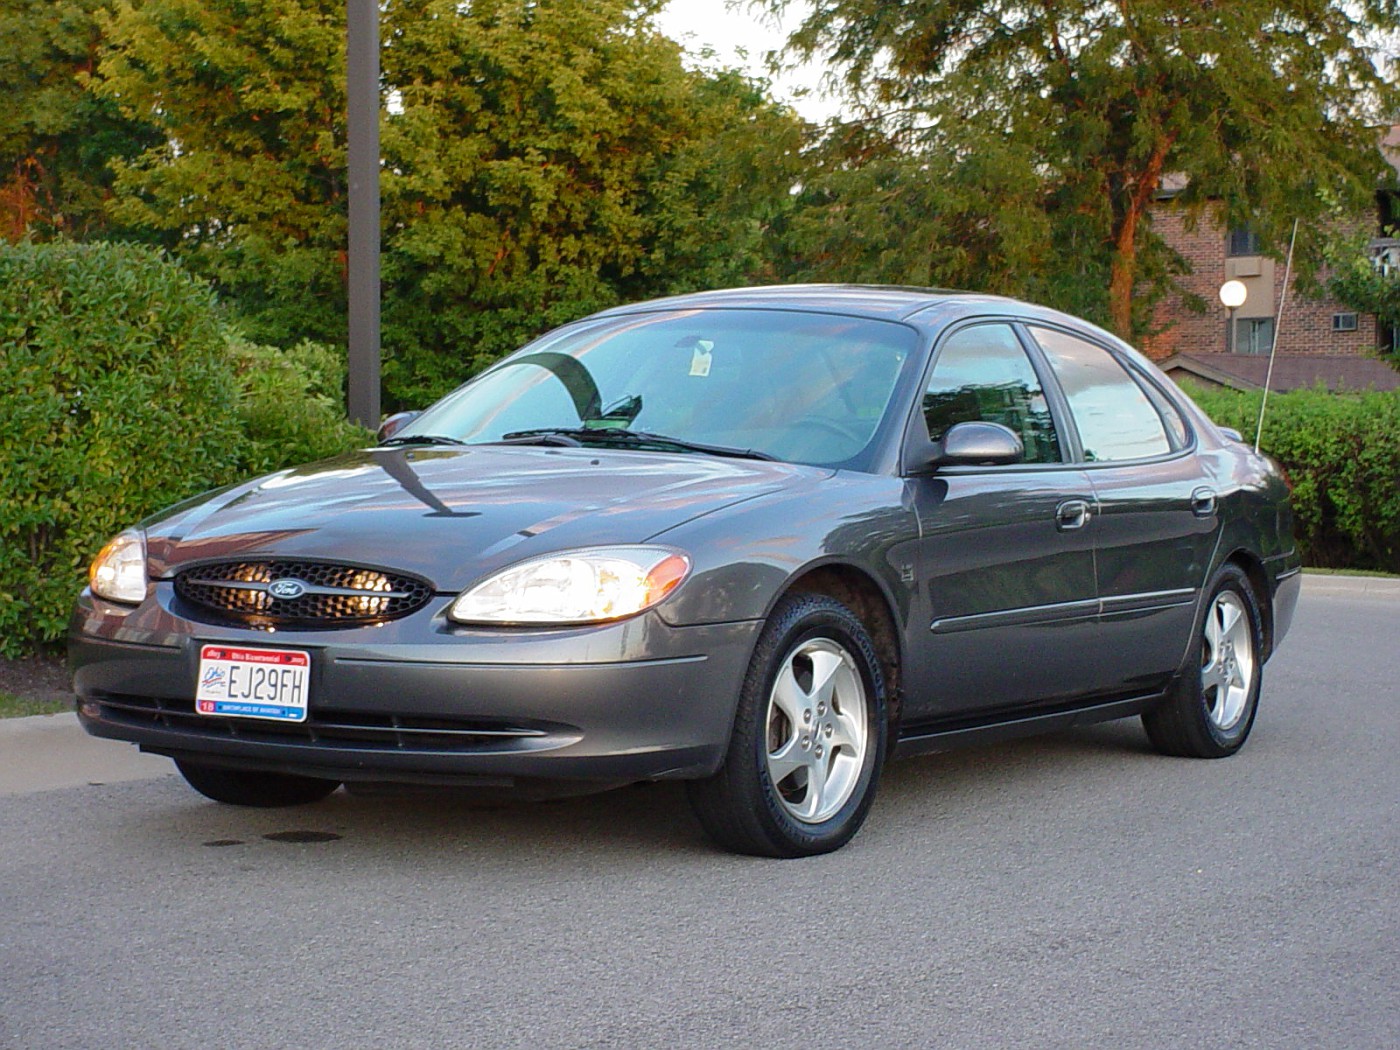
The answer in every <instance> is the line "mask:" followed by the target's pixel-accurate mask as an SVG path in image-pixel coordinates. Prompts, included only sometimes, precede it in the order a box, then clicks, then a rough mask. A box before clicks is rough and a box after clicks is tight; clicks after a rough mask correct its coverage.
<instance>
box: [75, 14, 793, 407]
mask: <svg viewBox="0 0 1400 1050" xmlns="http://www.w3.org/2000/svg"><path fill="white" fill-rule="evenodd" d="M343 18H344V4H343V0H286V2H278V3H276V4H273V3H270V2H267V0H144V2H142V3H140V4H134V3H129V2H125V0H123V2H121V3H119V5H118V7H117V8H116V13H115V15H114V17H113V19H112V21H111V23H110V26H109V36H110V42H111V51H110V53H109V55H108V57H107V58H106V59H105V60H104V62H103V64H102V68H101V78H100V83H99V87H98V90H99V91H100V93H101V95H102V97H104V98H106V99H110V100H114V101H117V102H119V103H120V104H121V105H122V106H123V108H124V111H126V112H128V113H131V114H133V115H144V116H148V117H149V118H150V119H152V120H154V121H155V122H156V123H157V124H158V125H159V126H160V127H161V129H162V131H163V132H164V134H165V141H164V142H163V143H162V144H161V145H159V146H157V147H155V148H153V149H150V150H148V151H146V152H145V153H144V154H143V155H142V156H141V157H140V158H138V159H137V160H135V161H133V162H130V163H126V164H123V165H121V166H120V168H119V173H118V187H119V190H120V192H121V194H122V201H121V203H120V204H119V205H118V213H119V214H120V215H121V216H122V217H123V218H124V219H126V220H127V221H130V222H133V223H137V224H139V225H142V226H145V227H147V228H150V229H154V230H161V231H166V232H169V233H173V234H175V235H176V236H177V238H178V240H177V242H176V249H175V250H176V251H177V252H178V253H179V254H181V255H182V256H183V257H185V258H186V259H187V260H188V261H190V262H191V264H192V265H194V266H195V268H196V269H197V270H198V271H199V272H201V273H205V274H207V275H209V276H211V277H212V278H213V279H214V280H215V281H216V282H217V283H218V285H219V287H220V289H221V290H222V291H223V292H224V294H225V297H226V298H228V299H229V300H230V301H232V302H234V303H235V304H237V305H238V306H239V307H240V309H241V310H242V312H243V313H244V314H245V315H246V317H247V319H248V325H249V328H250V333H251V334H252V335H253V336H254V337H255V338H258V339H261V340H264V341H288V340H291V341H295V340H296V339H300V338H306V337H314V338H320V339H329V340H332V341H339V340H340V339H341V338H342V335H343V320H342V317H343V313H344V288H343V277H344V273H343V270H344V244H345V215H346V200H345V186H344V181H343V176H342V174H341V172H342V169H343V165H344V137H345V134H344V133H345V128H344V123H343V110H344V93H343V81H344V66H343V56H342V48H341V40H342V37H343V31H344V29H343ZM381 34H382V37H383V40H384V48H383V52H382V60H381V64H382V71H383V88H384V99H385V105H386V115H385V116H384V118H383V121H382V131H381V135H382V152H383V156H384V169H383V185H382V194H383V214H384V230H383V234H384V258H383V266H384V304H383V318H384V333H383V342H384V349H385V358H386V360H385V366H384V376H385V383H386V392H387V395H388V396H387V398H386V401H387V403H388V404H390V405H396V404H404V403H422V402H423V401H424V400H426V399H427V398H429V397H431V396H433V395H436V394H438V393H441V392H442V391H443V390H444V389H445V388H447V387H449V386H451V385H452V384H454V383H456V382H458V381H460V380H461V379H463V378H465V377H466V376H467V375H469V374H470V373H471V372H472V371H474V370H475V369H478V368H480V367H481V366H482V365H484V364H486V363H488V362H490V361H491V360H493V359H494V358H495V357H496V356H498V355H499V354H500V353H502V352H503V351H504V350H507V349H510V348H512V347H514V346H515V345H518V344H519V342H520V341H521V340H522V339H524V338H527V337H529V336H531V335H533V334H535V333H538V332H539V331H541V330H543V329H544V328H546V327H549V326H550V325H553V324H556V323H559V322H560V321H562V320H565V319H567V318H572V317H575V316H577V315H578V314H579V313H582V312H585V311H587V310H589V309H593V308H597V307H601V306H605V305H609V304H611V303H614V302H617V301H619V300H620V299H624V298H627V299H630V298H638V297H644V296H647V295H653V294H659V293H664V292H668V291H672V290H681V289H689V288H692V287H698V286H702V285H705V286H708V285H713V284H723V283H738V282H742V281H744V280H747V279H749V278H751V277H752V276H753V275H754V274H756V273H758V272H760V271H761V269H762V259H763V256H762V252H761V251H760V247H761V245H762V244H763V243H764V239H765V237H766V236H767V226H768V225H769V222H770V219H772V218H773V217H775V216H776V215H778V213H780V212H781V211H782V210H783V209H784V208H786V207H787V206H788V192H787V191H788V189H789V187H790V185H791V183H792V181H793V179H794V177H795V176H794V174H793V171H794V164H795V163H796V161H797V158H798V147H799V144H800V136H801V131H802V125H801V123H800V122H799V121H798V120H797V118H796V117H795V116H793V115H792V114H791V113H790V112H788V111H786V110H784V109H781V108H779V107H776V106H775V105H773V104H772V103H771V102H769V101H768V100H767V99H766V98H765V96H764V95H763V94H762V92H761V91H759V90H757V89H756V88H755V86H754V85H753V84H751V83H750V82H748V81H747V80H745V79H743V78H741V77H738V76H736V75H734V74H732V73H723V72H721V73H700V72H695V71H691V70H688V69H686V68H685V66H684V65H683V64H682V62H681V54H680V50H679V48H678V46H677V45H676V44H675V43H674V42H672V41H670V40H667V39H666V38H665V37H663V36H661V35H660V34H659V33H658V32H657V31H656V30H655V29H654V27H653V26H652V23H651V15H650V11H649V9H648V8H646V7H645V6H643V7H640V8H639V7H638V6H636V5H635V4H632V3H629V2H628V0H552V2H529V0H474V2H473V3H471V4H461V3H457V2H456V0H395V2H392V3H389V4H387V5H386V6H385V7H384V8H383V9H382V18H381Z"/></svg>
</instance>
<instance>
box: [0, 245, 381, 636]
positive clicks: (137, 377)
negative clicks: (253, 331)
mask: <svg viewBox="0 0 1400 1050" xmlns="http://www.w3.org/2000/svg"><path fill="white" fill-rule="evenodd" d="M220 318H221V314H220V312H219V309H218V304H217V303H216V302H215V299H214V296H213V294H212V292H211V291H210V290H209V288H208V287H207V286H206V285H204V284H203V283H201V282H199V281H197V280H195V279H194V278H192V277H190V276H189V275H188V274H186V273H185V272H184V271H182V270H181V269H180V268H179V267H178V266H177V265H176V264H174V263H172V262H170V261H169V260H167V259H165V258H163V257H162V256H161V255H160V254H158V253H156V252H154V251H151V250H150V249H146V248H140V247H136V246H133V245H111V244H89V245H81V246H80V245H73V244H49V245H25V244H21V245H6V246H0V405H3V406H4V411H5V419H4V428H3V430H0V462H3V463H4V469H3V471H0V656H3V657H13V656H18V655H21V654H22V653H24V652H27V651H28V650H30V649H32V648H34V647H36V646H43V645H46V644H50V643H53V642H56V641H58V640H59V639H60V638H62V636H63V632H64V629H65V627H66V625H67V620H68V613H69V610H70V609H71V607H72V604H73V598H74V596H75V595H76V594H77V592H78V590H79V589H80V588H81V587H82V584H83V581H84V578H85V574H86V570H87V565H88V562H89V561H90V559H91V558H92V557H93V555H95V554H96V553H97V551H98V549H99V548H100V547H101V545H102V543H103V542H105V541H106V540H107V539H108V538H109V537H110V536H112V535H113V534H114V533H116V532H118V531H120V530H121V529H123V528H126V527H128V526H130V525H133V524H135V523H136V522H138V521H140V520H141V519H142V518H144V517H146V516H147V515H149V514H151V513H154V512H155V511H158V510H160V509H161V508H162V507H165V506H168V505H169V504H172V503H175V502H177V501H178V500H181V499H184V498H185V497H187V496H192V495H195V494H197V493H199V492H203V491H205V490H207V489H210V488H213V487H215V486H218V485H222V484H225V483H227V482H230V481H234V480H237V479H238V478H240V477H247V476H250V475H254V474H262V473H266V472H268V471H271V470H276V469H279V468H281V467H284V466H290V465H292V464H294V463H302V462H306V461H308V460H315V459H322V458H325V457H327V456H330V455H334V454H336V453H338V452H341V451H344V450H345V449H347V448H351V447H353V446H354V445H356V444H359V443H361V442H363V441H364V440H365V439H366V438H367V437H368V434H367V432H366V431H364V430H362V429H360V428H359V427H356V426H353V425H351V424H350V423H347V422H346V421H345V419H344V415H343V413H342V411H341V408H340V405H341V390H342V387H343V385H344V364H343V356H342V355H340V354H339V353H338V352H337V351H335V350H334V349H332V348H330V347H326V346H321V345H318V344H315V343H302V344H300V345H298V346H295V347H293V348H292V349H290V350H280V349H277V348H275V347H267V346H257V345H254V344H251V343H248V342H247V341H245V340H243V339H242V338H240V337H238V336H237V335H236V334H233V333H230V331H229V330H228V329H227V328H226V327H225V326H224V325H223V323H222V322H221V320H220Z"/></svg>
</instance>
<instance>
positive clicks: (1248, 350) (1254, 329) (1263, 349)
mask: <svg viewBox="0 0 1400 1050" xmlns="http://www.w3.org/2000/svg"><path fill="white" fill-rule="evenodd" d="M1273 343H1274V319H1273V318H1272V317H1237V318H1235V345H1234V351H1235V353H1237V354H1267V353H1268V352H1269V350H1270V349H1271V348H1272V347H1273Z"/></svg>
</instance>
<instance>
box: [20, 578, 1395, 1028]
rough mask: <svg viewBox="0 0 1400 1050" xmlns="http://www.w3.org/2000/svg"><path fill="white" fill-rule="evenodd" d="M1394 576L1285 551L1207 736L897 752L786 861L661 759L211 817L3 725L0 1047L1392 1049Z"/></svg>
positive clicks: (116, 766) (159, 765) (152, 774)
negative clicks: (1255, 635)
mask: <svg viewBox="0 0 1400 1050" xmlns="http://www.w3.org/2000/svg"><path fill="white" fill-rule="evenodd" d="M1397 597H1400V595H1391V594H1390V593H1388V592H1385V591H1384V588H1379V589H1378V588H1374V587H1365V588H1362V587H1359V586H1358V587H1354V588H1351V589H1348V587H1347V586H1346V585H1345V584H1341V585H1339V584H1335V583H1330V582H1323V583H1320V584H1319V583H1317V582H1316V580H1315V579H1312V578H1310V579H1309V581H1308V586H1307V587H1306V589H1305V595H1304V599H1303V603H1302V605H1301V607H1300V611H1299V617H1298V621H1297V623H1296V625H1295V628H1294V632H1293V634H1292V635H1291V636H1290V637H1289V639H1288V641H1287V643H1286V646H1285V648H1284V650H1283V651H1282V652H1281V653H1280V654H1279V656H1278V657H1277V658H1276V659H1275V660H1274V661H1273V662H1272V663H1270V665H1269V666H1268V668H1267V670H1266V673H1265V683H1264V700H1263V706H1262V709H1261V714H1260V717H1259V722H1258V724H1257V727H1256V729H1255V733H1254V736H1253V738H1252V739H1251V741H1250V743H1249V745H1248V746H1247V747H1246V749H1245V750H1244V751H1243V752H1242V753H1241V754H1239V755H1238V756H1236V757H1235V758H1233V759H1230V760H1226V761H1222V762H1196V761H1190V760H1173V759H1164V758H1160V757H1157V756H1155V755H1153V754H1151V753H1150V752H1149V751H1148V749H1147V745H1146V741H1145V738H1144V736H1143V734H1142V732H1141V729H1140V728H1139V726H1138V724H1137V723H1136V722H1135V721H1134V722H1125V723H1117V724H1110V725H1105V726H1099V727H1092V728H1090V729H1087V730H1083V731H1077V732H1074V733H1069V734H1061V735H1057V736H1051V737H1046V738H1041V739H1037V740H1031V741H1024V742H1020V743H1017V744H1012V745H1004V746H1000V747H986V748H978V749H974V750H967V751H961V752H956V753H951V754H947V755H941V756H931V757H927V758H920V759H914V760H910V761H908V762H903V763H897V764H895V765H894V766H893V767H891V770H890V771H889V774H888V776H887V778H886V780H885V782H884V784H883V786H882V790H881V797H880V799H879V801H878V802H877V804H876V807H875V810H874V812H873V814H872V816H871V819H870V821H869V823H868V824H867V825H866V827H865V829H864V830H863V831H862V832H861V834H860V835H859V836H858V837H857V839H856V840H855V842H854V843H853V844H852V845H851V847H849V848H847V849H846V850H844V851H842V852H840V853H837V854H834V855H832V856H828V857H820V858H815V859H811V860H803V861H787V862H780V861H760V860H751V859H744V858H738V857H731V856H727V855H724V854H721V853H718V852H716V851H715V850H713V849H712V848H711V847H710V846H709V845H708V844H707V843H706V841H705V840H704V838H703V837H702V835H701V833H700V830H699V828H698V827H697V826H696V825H695V823H694V821H693V819H692V818H691V816H690V813H689V811H688V809H687V807H686V806H685V803H684V798H683V794H682V792H681V791H680V790H679V789H678V788H677V787H676V786H675V785H663V786H651V787H635V788H627V789H623V790H621V791H617V792H613V793H611V794H609V795H605V796H597V797H592V798H583V799H575V800H570V801H565V802H556V803H548V804H526V803H510V804H485V803H481V802H476V801H473V800H471V799H466V798H461V797H455V796H453V797H444V796H424V797H418V798H404V797H397V798H364V797H354V796H349V795H346V794H345V793H344V792H341V793H338V794H337V795H335V796H333V797H332V798H331V799H330V800H329V801H328V802H326V803H323V804H320V805H317V806H313V807H308V808H303V809H299V810H282V811H273V812H265V811H264V812H257V811H239V810H234V809H229V808H225V807H219V806H216V805H213V804H211V803H207V802H205V801H204V800H202V799H201V798H199V797H198V796H196V795H195V794H194V793H193V792H191V791H189V790H188V789H187V788H185V787H184V785H183V784H182V783H181V782H180V781H179V780H178V779H177V778H175V777H174V776H172V775H170V774H169V773H168V772H167V770H168V768H169V767H168V765H167V764H166V763H164V760H149V759H147V760H144V762H145V763H146V764H145V765H143V766H142V768H140V769H137V768H135V767H133V766H131V765H130V764H129V760H130V758H131V756H130V754H129V749H127V748H125V746H124V745H119V744H115V743H110V742H99V741H92V742H90V743H91V745H92V747H93V748H97V749H98V750H100V751H108V752H110V754H111V755H112V756H113V757H112V758H111V759H110V760H107V759H104V760H103V761H98V760H97V758H96V757H92V758H90V759H89V760H88V761H90V762H91V765H85V764H84V763H83V762H79V763H78V765H77V767H76V768H68V769H67V771H66V772H63V773H61V774H60V771H59V769H58V766H57V765H56V764H55V763H54V762H51V761H41V762H36V761H34V756H33V753H32V752H35V751H37V750H38V749H39V748H38V745H32V746H31V745H30V744H28V743H26V741H30V740H33V739H37V737H33V736H31V735H30V734H29V733H28V731H27V730H26V729H20V730H17V729H14V728H7V729H0V771H3V770H10V771H13V770H14V769H17V768H19V763H21V762H26V761H27V762H28V763H29V768H30V773H29V774H28V779H27V780H26V781H23V782H16V781H15V778H14V777H13V776H12V775H10V774H7V773H4V772H0V776H7V775H10V780H8V781H6V780H0V788H3V790H5V791H6V792H8V793H7V794H5V795H3V797H0V1047H4V1048H16V1050H20V1048H23V1050H29V1048H47V1047H54V1048H59V1047H83V1048H88V1047H101V1046H112V1047H128V1046H131V1047H135V1046H161V1047H169V1048H178V1047H201V1048H207V1047H213V1046H217V1047H292V1046H295V1047H306V1048H312V1047H328V1048H330V1047H335V1048H338V1050H343V1048H345V1047H375V1048H380V1047H449V1046H451V1047H475V1046H483V1047H491V1046H521V1047H524V1046H530V1047H556V1046H557V1047H585V1046H599V1047H604V1046H607V1047H614V1046H620V1047H656V1046H662V1045H672V1046H728V1045H753V1046H794V1045H805V1044H820V1045H823V1046H830V1047H847V1046H850V1047H855V1046H860V1047H870V1046H878V1047H881V1048H884V1047H901V1046H908V1047H929V1046H938V1047H992V1046H1027V1047H1030V1046H1034V1047H1047V1046H1050V1047H1114V1048H1118V1047H1151V1048H1161V1047H1193V1048H1194V1047H1205V1046H1209V1047H1261V1048H1270V1050H1274V1048H1285V1047H1299V1048H1302V1047H1307V1048H1316V1047H1329V1048H1337V1047H1357V1048H1377V1047H1389V1046H1396V1045H1400V1006H1397V1004H1396V998H1395V990H1396V988H1400V951H1397V949H1396V945H1397V944H1400V895H1397V893H1396V887H1397V886H1400V863H1398V862H1397V856H1400V819H1397V818H1398V817H1400V761H1397V758H1396V756H1397V755H1398V754H1400V687H1398V686H1397V681H1398V680H1400V652H1398V649H1400V647H1397V638H1400V601H1397V600H1396V598H1397ZM57 725H61V723H59V722H56V723H52V724H51V725H50V728H52V727H53V726H57ZM88 753H89V755H92V756H95V755H96V752H88ZM26 756H28V757H26ZM118 756H119V757H118ZM104 762H106V763H108V764H106V765H104ZM128 774H129V775H130V776H134V777H138V779H129V780H128V779H121V777H123V776H125V775H128ZM90 781H101V783H90Z"/></svg>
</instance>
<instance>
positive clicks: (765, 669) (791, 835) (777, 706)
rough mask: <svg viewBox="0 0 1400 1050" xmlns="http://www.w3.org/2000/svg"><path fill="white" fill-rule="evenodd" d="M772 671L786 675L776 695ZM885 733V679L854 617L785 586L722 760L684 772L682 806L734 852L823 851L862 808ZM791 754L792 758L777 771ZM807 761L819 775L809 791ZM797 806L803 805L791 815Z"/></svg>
mask: <svg viewBox="0 0 1400 1050" xmlns="http://www.w3.org/2000/svg"><path fill="white" fill-rule="evenodd" d="M819 664H820V666H821V667H823V668H824V669H826V671H827V673H826V677H825V679H823V680H824V681H825V682H827V683H828V684H829V688H827V689H825V690H823V689H821V688H820V686H818V684H817V682H816V679H815V677H814V676H815V675H816V674H817V667H818V665H819ZM780 676H782V678H783V681H784V682H785V683H790V685H788V686H785V688H784V691H783V694H782V696H783V699H779V695H778V690H777V686H778V683H779V679H780ZM807 683H810V685H809V684H807ZM793 687H795V690H794V688H793ZM824 696H825V697H828V698H829V699H825V700H824V699H822V697H824ZM794 698H796V699H794ZM793 704H796V705H797V706H800V707H801V708H802V711H803V714H804V715H810V716H811V721H810V723H808V724H810V725H811V727H812V731H808V732H806V733H804V732H802V731H800V730H799V729H798V725H799V721H798V719H797V718H796V717H794V718H789V717H788V716H787V715H786V714H785V711H786V710H787V708H788V707H789V706H792V705H793ZM785 705H786V706H785ZM857 707H859V708H862V710H859V711H857V710H855V708H857ZM888 734H889V727H888V725H887V718H886V697H885V679H884V675H883V674H882V673H881V670H880V661H879V659H878V658H877V656H876V654H875V646H874V644H873V643H872V642H871V640H870V635H869V633H868V632H867V631H866V630H865V628H864V626H862V624H861V622H860V620H859V619H858V618H857V617H856V616H855V614H854V613H852V612H851V610H850V609H848V608H846V606H844V605H842V604H841V603H840V602H838V601H836V600H835V599H834V598H829V597H826V596H824V595H814V594H792V595H788V596H787V597H785V598H783V599H782V600H781V601H780V602H779V603H778V605H777V606H776V608H774V610H773V614H772V616H770V617H769V620H768V623H767V625H766V626H765V627H764V629H763V633H762V634H761V635H760V636H759V640H758V645H757V647H756V648H755V649H754V654H753V658H752V659H751V660H750V662H749V669H748V673H747V675H746V676H745V678H744V684H743V687H742V689H741V691H740V694H739V707H738V711H737V713H736V715H735V719H734V730H733V733H732V734H731V736H730V741H729V750H728V752H727V753H726V756H725V760H724V764H723V765H722V766H721V767H720V769H719V771H718V772H717V773H716V774H715V775H714V776H713V777H710V778H709V779H706V780H695V781H691V782H690V783H688V784H687V790H688V793H689V796H690V803H691V806H692V807H693V808H694V810H695V814H696V816H697V817H698V818H699V820H700V823H701V825H702V826H703V827H704V829H705V831H706V833H708V834H709V836H710V837H711V838H712V839H714V840H715V842H717V843H718V844H719V845H721V846H723V847H724V848H725V849H728V850H732V851H733V852H735V853H746V854H750V855H752V856H758V857H807V856H813V855H815V854H819V853H830V852H831V851H832V850H836V849H840V848H841V847H842V846H844V845H845V844H846V843H847V842H849V841H850V839H851V836H853V835H854V834H855V833H856V832H857V831H858V830H859V829H860V826H861V824H862V823H863V822H864V820H865V816H866V814H867V813H868V812H869V811H870V805H871V803H872V802H874V800H875V789H876V785H877V784H878V782H879V778H880V770H881V767H882V766H883V765H884V761H885V750H886V741H887V739H888ZM784 740H786V743H784ZM770 747H772V748H775V750H773V751H772V753H770ZM784 756H787V757H784ZM792 763H801V764H797V765H794V766H793V768H792V769H791V770H790V771H789V772H787V773H783V770H784V769H785V768H786V767H787V765H788V764H792ZM814 770H815V771H820V775H821V777H822V783H821V787H820V789H819V790H816V791H814V790H813V789H812V787H811V783H812V781H811V777H812V775H813V771H814ZM775 771H776V772H777V773H779V774H781V775H779V776H778V779H777V782H776V783H775V779H774V774H775ZM804 810H810V812H808V813H806V815H805V816H803V815H799V813H800V812H801V811H804ZM828 810H829V812H828Z"/></svg>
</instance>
